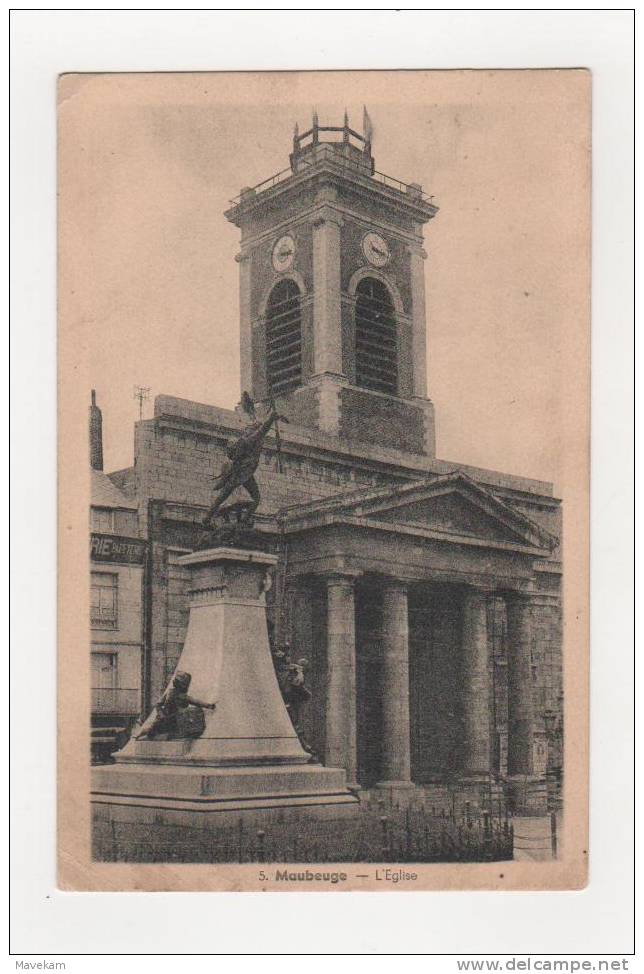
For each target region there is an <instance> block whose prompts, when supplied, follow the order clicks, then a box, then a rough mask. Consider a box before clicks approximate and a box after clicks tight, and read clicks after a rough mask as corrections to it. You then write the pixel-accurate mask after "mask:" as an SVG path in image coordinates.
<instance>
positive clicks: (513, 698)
mask: <svg viewBox="0 0 644 974" xmlns="http://www.w3.org/2000/svg"><path fill="white" fill-rule="evenodd" d="M507 614H508V797H509V800H510V804H511V807H512V810H513V811H514V812H515V814H523V815H540V814H543V813H544V812H545V811H546V809H547V797H548V796H547V785H546V780H545V775H535V771H534V756H533V748H534V708H533V683H532V657H531V647H532V606H531V605H530V602H529V601H528V599H521V598H517V597H513V598H511V599H509V600H508V602H507Z"/></svg>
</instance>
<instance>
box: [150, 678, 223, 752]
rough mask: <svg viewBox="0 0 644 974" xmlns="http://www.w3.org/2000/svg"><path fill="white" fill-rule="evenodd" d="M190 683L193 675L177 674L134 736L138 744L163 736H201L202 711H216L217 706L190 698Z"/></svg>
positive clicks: (172, 738)
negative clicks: (204, 709)
mask: <svg viewBox="0 0 644 974" xmlns="http://www.w3.org/2000/svg"><path fill="white" fill-rule="evenodd" d="M191 679H192V676H191V675H190V673H183V672H177V673H175V675H174V677H173V679H172V683H171V684H170V686H169V687H168V689H167V690H166V691H165V693H164V694H163V696H162V697H161V699H160V700H159V702H158V703H157V704H156V705H155V708H154V710H153V711H152V713H151V714H150V715H149V717H148V718H147V720H146V721H145V722H144V723H143V725H142V726H141V728H140V730H139V731H138V733H136V734H135V735H134V739H135V740H136V741H142V740H145V739H148V740H154V739H159V738H160V737H161V736H163V737H164V738H165V739H166V740H174V739H177V738H184V737H200V736H201V734H202V733H203V731H204V728H205V719H204V714H203V708H204V707H205V708H206V709H207V710H214V709H215V704H214V703H204V702H203V701H202V700H196V699H195V698H194V697H190V696H188V688H189V687H190V681H191Z"/></svg>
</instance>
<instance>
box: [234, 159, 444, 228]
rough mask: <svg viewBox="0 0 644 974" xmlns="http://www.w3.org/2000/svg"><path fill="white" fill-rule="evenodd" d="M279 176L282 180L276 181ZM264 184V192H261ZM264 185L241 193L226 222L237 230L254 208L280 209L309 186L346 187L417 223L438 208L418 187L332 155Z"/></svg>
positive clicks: (260, 184)
mask: <svg viewBox="0 0 644 974" xmlns="http://www.w3.org/2000/svg"><path fill="white" fill-rule="evenodd" d="M323 148H327V147H323ZM287 173H288V174H289V175H286V174H287ZM282 175H284V178H283V179H279V177H281V176H282ZM265 183H266V184H267V185H266V188H263V187H264V185H265ZM265 183H259V185H258V186H256V187H255V188H253V189H247V190H244V191H243V192H242V193H241V194H240V196H238V197H237V199H235V200H233V201H232V202H233V205H232V206H231V207H230V209H228V210H226V212H225V216H226V219H227V220H229V221H230V222H231V223H233V224H235V226H238V227H239V226H241V224H242V221H243V220H244V219H245V218H246V217H248V216H251V215H252V214H253V213H254V212H255V211H256V210H257V209H258V208H260V207H265V206H266V205H267V204H268V203H270V204H274V203H279V205H280V206H284V205H285V199H284V198H285V197H287V198H288V196H289V195H292V194H294V193H297V192H299V191H301V190H302V188H303V187H305V186H310V185H313V186H314V187H316V188H318V187H321V186H324V185H326V186H333V187H342V186H350V187H351V189H352V190H353V191H354V192H357V193H358V194H359V195H363V194H366V195H368V197H369V199H370V200H374V199H376V200H378V202H379V203H380V204H382V205H385V206H387V205H389V206H393V207H395V208H396V209H397V210H398V212H400V211H401V210H402V211H403V212H405V213H406V214H407V215H408V216H409V217H410V219H412V220H413V221H415V222H417V223H427V222H428V221H429V220H431V219H432V218H433V217H434V216H435V215H436V214H437V213H438V206H437V205H436V204H435V203H433V202H432V200H431V199H430V197H428V196H426V195H425V194H423V192H422V190H420V188H419V187H417V186H415V185H413V184H407V183H403V182H401V181H400V180H397V179H394V178H393V177H391V176H385V175H384V174H383V173H378V172H374V175H373V176H371V175H367V174H366V173H363V172H361V171H360V170H358V169H354V168H352V167H351V166H348V165H347V164H346V161H345V160H343V159H342V158H340V157H337V158H336V157H334V155H333V153H325V154H324V153H321V154H320V156H319V158H317V159H316V161H315V162H313V163H311V165H310V166H309V167H308V168H307V169H306V171H304V172H298V173H290V170H285V172H284V174H282V173H277V174H276V176H273V177H271V178H270V179H269V180H266V181H265Z"/></svg>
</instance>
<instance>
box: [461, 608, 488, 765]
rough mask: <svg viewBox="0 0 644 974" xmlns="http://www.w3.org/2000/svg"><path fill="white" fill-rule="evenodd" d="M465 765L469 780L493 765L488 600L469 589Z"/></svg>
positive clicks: (464, 694) (464, 650)
mask: <svg viewBox="0 0 644 974" xmlns="http://www.w3.org/2000/svg"><path fill="white" fill-rule="evenodd" d="M462 621H463V641H462V653H463V655H462V671H461V672H462V687H463V690H462V703H463V741H462V745H463V751H462V754H463V763H462V771H463V774H464V775H466V776H467V777H470V776H473V777H476V776H478V775H488V774H489V773H490V763H491V736H490V730H491V720H490V718H491V704H492V694H491V687H490V670H489V644H488V633H487V599H486V596H485V593H484V592H479V591H477V590H476V589H469V590H468V591H467V593H466V595H465V598H464V600H463V619H462Z"/></svg>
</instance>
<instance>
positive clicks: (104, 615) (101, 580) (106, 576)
mask: <svg viewBox="0 0 644 974" xmlns="http://www.w3.org/2000/svg"><path fill="white" fill-rule="evenodd" d="M91 625H92V629H116V627H117V625H118V576H117V575H115V574H114V573H112V572H92V598H91Z"/></svg>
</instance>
